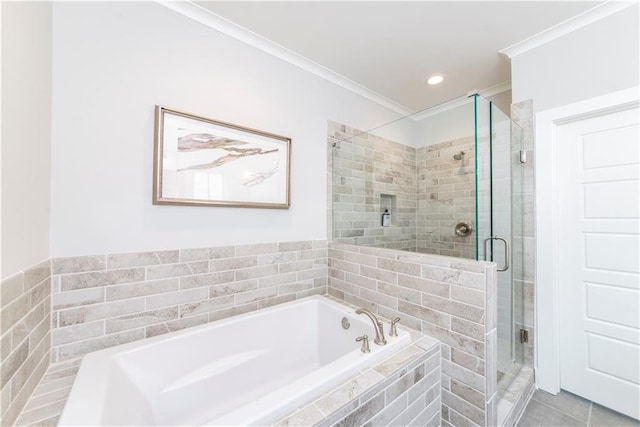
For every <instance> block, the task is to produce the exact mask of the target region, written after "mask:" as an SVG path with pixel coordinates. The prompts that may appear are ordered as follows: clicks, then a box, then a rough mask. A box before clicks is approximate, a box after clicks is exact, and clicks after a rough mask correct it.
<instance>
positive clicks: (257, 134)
mask: <svg viewBox="0 0 640 427" xmlns="http://www.w3.org/2000/svg"><path fill="white" fill-rule="evenodd" d="M290 159H291V139H290V138H287V137H284V136H280V135H275V134H272V133H268V132H262V131H258V130H255V129H250V128H247V127H243V126H239V125H235V124H231V123H226V122H221V121H218V120H213V119H208V118H205V117H201V116H197V115H194V114H190V113H185V112H182V111H178V110H173V109H170V108H166V107H163V106H160V105H156V106H155V132H154V164H153V166H154V167H153V204H154V205H183V206H226V207H244V208H270V209H289V207H290V205H291V202H290V168H291V166H290Z"/></svg>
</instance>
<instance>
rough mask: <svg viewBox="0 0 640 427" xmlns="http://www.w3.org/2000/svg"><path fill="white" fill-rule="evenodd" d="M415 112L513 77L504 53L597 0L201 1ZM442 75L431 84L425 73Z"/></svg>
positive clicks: (260, 33)
mask: <svg viewBox="0 0 640 427" xmlns="http://www.w3.org/2000/svg"><path fill="white" fill-rule="evenodd" d="M196 3H197V4H198V5H200V6H202V7H204V8H206V9H208V10H209V11H211V12H213V13H215V14H217V15H219V16H222V17H223V18H226V19H228V20H230V21H232V22H234V23H236V24H238V25H240V26H241V27H244V28H246V29H248V30H250V31H252V32H254V33H256V34H258V35H260V36H262V37H264V38H266V39H268V40H270V41H272V42H274V43H276V44H278V45H280V46H283V47H285V48H287V49H289V50H291V51H293V52H295V53H297V54H299V55H301V56H303V57H306V58H307V59H309V60H311V61H313V62H315V63H317V64H320V65H321V66H324V67H326V68H328V69H329V70H331V71H333V72H335V73H337V74H339V75H341V76H343V77H345V78H347V79H349V80H351V81H353V82H355V83H357V84H359V85H361V86H364V87H365V88H367V89H369V90H370V91H373V92H375V93H377V94H380V95H382V96H383V97H386V98H387V99H389V100H391V101H393V102H395V103H397V104H400V105H401V106H404V107H405V108H407V109H409V110H413V111H420V110H423V109H426V108H429V107H432V106H434V105H437V104H440V103H443V102H445V101H448V100H450V99H453V98H457V97H460V96H463V95H465V94H467V93H468V92H469V91H472V90H485V89H488V88H492V87H494V86H498V85H501V86H500V87H501V88H503V89H504V88H505V87H506V88H508V85H507V84H508V83H509V81H510V80H511V75H510V64H509V59H508V58H506V57H505V56H504V55H500V54H499V53H498V51H500V50H502V49H504V48H507V47H509V46H511V45H513V44H515V43H517V42H520V41H523V40H524V39H526V38H528V37H530V36H533V35H535V34H537V33H539V32H541V31H543V30H546V29H548V28H550V27H552V26H554V25H557V24H559V23H561V22H563V21H565V20H567V19H569V18H572V17H574V16H576V15H578V14H580V13H582V12H584V11H586V10H588V9H591V8H593V7H596V6H598V5H599V4H600V3H601V2H594V1H494V2H485V1H408V2H403V1H386V2H385V1H382V2H381V1H350V2H347V1H345V2H337V1H333V2H324V1H314V2H303V1H248V2H247V1H197V2H196ZM436 73H441V74H443V75H445V76H446V79H445V81H444V82H443V83H442V84H440V85H438V86H428V85H426V84H425V83H424V82H425V80H426V79H427V77H429V76H431V75H433V74H436Z"/></svg>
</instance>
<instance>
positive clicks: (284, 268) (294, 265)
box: [278, 260, 313, 273]
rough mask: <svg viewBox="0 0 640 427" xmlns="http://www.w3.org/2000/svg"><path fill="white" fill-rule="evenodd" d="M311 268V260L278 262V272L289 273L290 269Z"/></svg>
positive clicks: (301, 269)
mask: <svg viewBox="0 0 640 427" xmlns="http://www.w3.org/2000/svg"><path fill="white" fill-rule="evenodd" d="M312 268H313V260H305V261H296V262H288V263H282V264H278V272H279V273H290V272H292V271H298V272H299V271H303V270H310V269H312Z"/></svg>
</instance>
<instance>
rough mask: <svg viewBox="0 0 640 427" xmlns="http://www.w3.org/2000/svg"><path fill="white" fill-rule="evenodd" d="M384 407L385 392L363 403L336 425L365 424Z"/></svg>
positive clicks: (339, 426) (341, 426)
mask: <svg viewBox="0 0 640 427" xmlns="http://www.w3.org/2000/svg"><path fill="white" fill-rule="evenodd" d="M382 408H384V392H381V393H379V394H378V395H376V396H375V397H373V398H372V399H370V400H369V401H367V402H364V403H363V404H361V405H360V406H359V407H358V408H357V409H356V410H355V411H353V412H351V413H350V414H349V415H347V416H346V417H345V418H344V419H342V420H341V421H340V422H338V423H337V424H336V427H349V426H355V425H358V426H359V425H363V424H364V423H365V422H367V421H368V420H370V419H371V418H372V417H373V416H374V415H375V414H377V413H378V412H380V411H381V410H382Z"/></svg>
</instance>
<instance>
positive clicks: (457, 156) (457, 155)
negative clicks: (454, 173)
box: [453, 151, 464, 160]
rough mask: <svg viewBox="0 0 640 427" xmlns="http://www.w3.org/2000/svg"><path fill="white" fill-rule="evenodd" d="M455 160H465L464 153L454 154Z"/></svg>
mask: <svg viewBox="0 0 640 427" xmlns="http://www.w3.org/2000/svg"><path fill="white" fill-rule="evenodd" d="M453 158H454V159H455V160H462V159H464V151H461V152H459V153H458V154H454V155H453Z"/></svg>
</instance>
